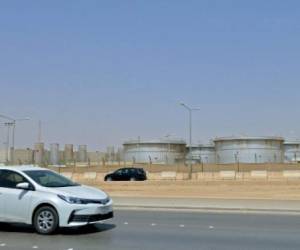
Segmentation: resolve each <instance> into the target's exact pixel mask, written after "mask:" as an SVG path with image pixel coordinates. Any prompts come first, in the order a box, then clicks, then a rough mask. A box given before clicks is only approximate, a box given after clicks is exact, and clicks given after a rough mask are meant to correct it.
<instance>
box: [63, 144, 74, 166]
mask: <svg viewBox="0 0 300 250" xmlns="http://www.w3.org/2000/svg"><path fill="white" fill-rule="evenodd" d="M64 160H65V162H66V163H67V162H73V161H74V151H73V144H66V145H65V150H64Z"/></svg>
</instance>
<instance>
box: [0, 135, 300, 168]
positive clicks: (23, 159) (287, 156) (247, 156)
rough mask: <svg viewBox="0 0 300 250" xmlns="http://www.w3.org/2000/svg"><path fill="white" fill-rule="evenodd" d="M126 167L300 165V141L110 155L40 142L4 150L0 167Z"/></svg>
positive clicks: (157, 143)
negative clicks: (111, 165)
mask: <svg viewBox="0 0 300 250" xmlns="http://www.w3.org/2000/svg"><path fill="white" fill-rule="evenodd" d="M121 162H123V163H125V164H134V163H137V164H164V165H174V164H190V163H192V164H236V163H247V164H264V163H298V162H300V141H285V140H284V138H282V137H268V136H264V137H247V136H239V137H217V138H215V139H214V140H213V141H212V142H211V143H209V144H198V145H192V146H191V147H190V146H189V145H187V144H186V142H185V141H184V140H180V139H171V138H163V139H157V140H141V139H138V140H130V141H126V142H124V144H123V148H118V149H117V150H115V149H114V147H111V146H110V147H107V149H106V152H100V151H92V152H91V151H88V147H87V145H78V146H76V149H75V148H74V145H73V144H66V145H64V146H63V147H60V144H59V143H51V144H49V146H48V147H47V148H46V146H45V144H44V143H42V142H38V143H36V144H35V145H34V147H33V149H31V148H25V149H13V148H10V149H9V150H7V149H6V150H0V163H9V164H37V165H43V166H46V165H47V166H48V165H50V166H62V165H74V164H77V165H105V164H114V163H118V164H120V163H121Z"/></svg>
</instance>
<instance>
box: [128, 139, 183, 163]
mask: <svg viewBox="0 0 300 250" xmlns="http://www.w3.org/2000/svg"><path fill="white" fill-rule="evenodd" d="M123 146H124V159H125V161H127V162H135V163H154V164H174V163H176V162H183V161H184V159H185V152H186V143H185V141H183V140H171V139H160V140H149V141H141V140H132V141H126V142H124V144H123Z"/></svg>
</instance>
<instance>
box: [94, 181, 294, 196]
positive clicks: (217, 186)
mask: <svg viewBox="0 0 300 250" xmlns="http://www.w3.org/2000/svg"><path fill="white" fill-rule="evenodd" d="M89 184H92V183H89ZM93 185H94V186H96V187H99V188H101V189H103V190H105V191H106V192H108V193H109V194H110V195H111V196H113V197H153V198H155V197H157V198H163V197H169V198H176V197H178V198H218V199H272V200H300V182H299V181H298V182H236V181H215V182H214V181H211V182H205V183H204V182H199V181H198V182H197V181H195V182H193V181H176V182H175V181H146V182H110V183H106V182H101V183H97V184H95V183H94V184H93Z"/></svg>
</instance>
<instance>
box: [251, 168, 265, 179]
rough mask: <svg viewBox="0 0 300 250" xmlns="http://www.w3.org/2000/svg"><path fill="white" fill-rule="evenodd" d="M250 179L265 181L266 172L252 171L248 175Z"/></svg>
mask: <svg viewBox="0 0 300 250" xmlns="http://www.w3.org/2000/svg"><path fill="white" fill-rule="evenodd" d="M250 176H251V178H258V179H266V178H267V177H268V172H267V171H266V170H253V171H251V173H250Z"/></svg>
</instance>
